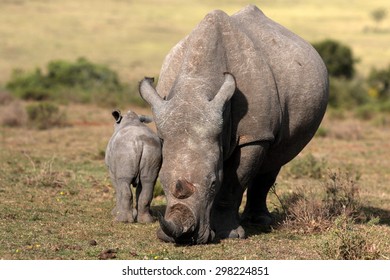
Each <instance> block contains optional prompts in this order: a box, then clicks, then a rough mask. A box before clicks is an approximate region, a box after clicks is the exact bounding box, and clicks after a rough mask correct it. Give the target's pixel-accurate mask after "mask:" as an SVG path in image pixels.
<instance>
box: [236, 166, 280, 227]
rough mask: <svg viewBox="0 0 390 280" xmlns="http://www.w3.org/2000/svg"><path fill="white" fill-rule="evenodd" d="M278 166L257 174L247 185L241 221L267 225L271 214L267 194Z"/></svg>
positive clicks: (269, 222)
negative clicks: (275, 168) (270, 170)
mask: <svg viewBox="0 0 390 280" xmlns="http://www.w3.org/2000/svg"><path fill="white" fill-rule="evenodd" d="M279 171H280V168H279V169H277V170H275V171H272V172H268V173H265V174H259V175H258V176H256V177H255V178H254V180H253V181H252V183H251V184H249V186H248V191H247V201H246V205H245V210H244V213H243V215H242V222H243V223H245V224H250V225H263V226H269V225H271V223H272V216H271V214H270V213H269V211H268V208H267V195H268V192H269V190H270V188H271V187H272V186H273V184H274V183H275V180H276V177H277V176H278V174H279Z"/></svg>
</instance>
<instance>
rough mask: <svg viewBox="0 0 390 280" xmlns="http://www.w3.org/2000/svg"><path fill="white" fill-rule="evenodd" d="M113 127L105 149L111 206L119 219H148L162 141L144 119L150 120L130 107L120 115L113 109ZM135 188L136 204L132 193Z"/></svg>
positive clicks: (149, 218)
mask: <svg viewBox="0 0 390 280" xmlns="http://www.w3.org/2000/svg"><path fill="white" fill-rule="evenodd" d="M112 115H113V116H114V118H115V120H116V123H115V130H114V134H113V135H112V137H111V139H110V141H109V143H108V145H107V149H106V158H105V162H106V165H107V166H108V169H109V173H110V177H111V180H112V183H113V184H114V186H115V191H116V207H115V208H114V209H113V210H112V214H113V215H114V219H115V220H116V221H118V222H129V223H132V222H135V221H138V222H140V223H151V222H153V217H152V216H151V214H150V203H151V201H152V198H153V189H154V185H155V183H156V180H157V176H158V173H159V170H160V167H161V142H160V139H159V138H158V137H157V135H156V134H155V133H154V132H153V131H152V130H151V129H150V128H148V127H147V126H146V125H145V124H144V123H148V122H150V121H151V119H150V118H148V117H146V116H138V115H137V114H136V113H134V112H132V111H129V112H127V114H126V115H125V116H123V117H122V115H121V114H120V112H119V111H113V112H112ZM131 185H133V187H135V188H136V207H135V208H134V209H133V194H132V192H131V189H130V186H131Z"/></svg>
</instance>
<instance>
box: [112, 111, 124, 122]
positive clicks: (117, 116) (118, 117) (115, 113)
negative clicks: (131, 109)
mask: <svg viewBox="0 0 390 280" xmlns="http://www.w3.org/2000/svg"><path fill="white" fill-rule="evenodd" d="M112 116H113V117H114V119H115V121H116V123H120V122H121V120H122V115H121V111H119V110H118V109H116V110H113V111H112Z"/></svg>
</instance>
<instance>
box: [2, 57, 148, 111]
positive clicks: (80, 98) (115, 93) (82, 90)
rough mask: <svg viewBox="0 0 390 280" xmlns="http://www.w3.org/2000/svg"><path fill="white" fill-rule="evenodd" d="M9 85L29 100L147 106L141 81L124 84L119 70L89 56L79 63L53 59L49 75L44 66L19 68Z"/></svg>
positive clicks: (19, 95)
mask: <svg viewBox="0 0 390 280" xmlns="http://www.w3.org/2000/svg"><path fill="white" fill-rule="evenodd" d="M6 87H7V89H8V90H10V91H12V93H13V94H14V95H15V96H17V97H19V98H22V99H26V100H37V101H42V100H59V101H61V102H69V101H71V102H78V103H90V102H94V103H97V104H99V105H105V106H110V107H115V106H117V105H118V104H121V103H124V102H126V103H130V102H134V103H137V104H142V105H145V103H144V102H142V101H141V100H142V99H141V98H140V97H139V95H138V93H137V91H138V84H137V85H135V84H134V85H125V84H122V83H121V82H120V80H119V77H118V75H117V73H116V72H114V71H113V70H111V69H109V68H108V67H107V66H105V65H101V64H95V63H92V62H90V61H88V60H86V59H85V58H79V59H78V60H77V61H76V62H68V61H65V60H56V61H52V62H49V63H48V65H47V71H46V74H45V73H43V71H42V70H41V69H36V70H35V71H32V72H23V71H21V70H15V71H14V72H13V74H12V76H11V79H10V81H8V83H7V85H6ZM129 92H130V94H129Z"/></svg>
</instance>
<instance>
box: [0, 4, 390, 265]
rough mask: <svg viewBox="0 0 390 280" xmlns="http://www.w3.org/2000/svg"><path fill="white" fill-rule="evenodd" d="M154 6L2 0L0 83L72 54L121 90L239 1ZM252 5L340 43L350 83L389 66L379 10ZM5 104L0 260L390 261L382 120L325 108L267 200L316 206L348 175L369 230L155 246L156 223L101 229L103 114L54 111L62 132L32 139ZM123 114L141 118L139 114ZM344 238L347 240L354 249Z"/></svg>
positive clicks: (104, 205)
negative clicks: (330, 183) (113, 75)
mask: <svg viewBox="0 0 390 280" xmlns="http://www.w3.org/2000/svg"><path fill="white" fill-rule="evenodd" d="M161 2H162V1H157V0H145V1H142V2H140V1H125V0H111V1H103V0H97V1H92V0H85V1H76V0H69V1H48V0H32V1H27V0H18V1H1V2H0V38H2V40H1V42H0V53H1V54H2V57H1V63H0V73H1V75H0V84H4V83H5V82H6V81H7V80H8V78H9V77H10V75H11V72H12V70H13V69H15V68H22V69H26V70H33V69H34V68H35V67H41V68H44V66H45V65H46V64H47V63H48V62H49V61H52V60H55V59H65V60H71V61H74V60H75V59H77V58H78V57H86V58H88V59H89V60H91V61H93V62H96V63H103V64H107V65H108V66H109V67H110V68H113V69H114V70H116V71H118V73H119V74H120V76H121V78H122V80H123V81H125V82H127V81H137V80H139V79H140V78H141V77H143V76H145V75H148V76H151V75H153V76H156V75H158V72H159V69H160V66H161V63H162V60H163V58H164V57H165V55H166V54H167V52H168V50H169V49H170V48H171V47H172V46H173V45H174V44H175V43H177V42H178V41H179V40H180V39H181V38H182V37H184V36H185V35H186V34H188V33H189V32H190V31H191V30H192V28H193V27H194V26H195V25H196V24H197V23H198V22H199V21H200V20H201V19H202V18H203V17H204V15H205V14H206V13H207V12H208V11H210V10H212V9H215V8H221V9H223V10H225V11H226V12H228V13H229V14H231V13H233V12H235V11H237V10H239V9H240V8H241V7H242V6H244V5H245V4H246V1H243V0H236V1H230V0H229V1H228V0H225V1H216V0H213V1H205V0H199V1H194V0H192V1H190V3H189V2H188V1H187V2H185V3H184V2H183V1H178V0H164V2H163V4H161ZM256 4H257V5H258V6H259V7H261V8H262V9H263V11H264V12H265V13H266V14H267V15H268V16H270V17H271V18H273V19H275V20H276V21H278V22H280V23H281V24H283V25H285V26H286V27H288V28H289V29H291V30H292V31H294V32H296V33H297V34H299V35H301V36H302V37H304V38H305V39H306V40H308V41H319V40H322V39H325V38H333V39H337V40H341V41H342V42H344V43H346V44H348V45H350V46H351V47H352V48H353V50H354V52H355V54H356V55H357V56H358V57H359V58H360V63H359V65H358V72H359V73H360V74H363V75H364V74H366V73H367V72H368V71H369V70H370V68H371V67H374V66H375V67H377V68H381V67H383V66H385V65H387V64H388V63H389V62H390V52H389V51H388V35H389V33H388V31H387V30H388V29H389V25H390V24H389V21H388V19H387V18H386V19H385V21H384V22H382V24H381V28H382V29H383V30H382V31H383V32H373V31H370V30H373V29H372V27H371V26H374V25H375V23H374V22H373V21H372V20H371V18H370V11H372V10H374V9H376V8H378V7H384V8H388V7H389V4H388V1H387V0H375V1H365V2H364V1H353V2H351V1H345V0H343V1H336V0H331V1H327V2H326V3H324V2H323V1H319V0H315V1H310V3H308V2H307V1H291V0H275V1H256ZM367 27H368V28H367ZM2 96H3V97H2ZM7 98H8V97H7V95H6V94H3V92H2V91H1V87H0V99H1V100H2V101H1V102H0V112H1V114H0V118H1V121H2V122H1V123H2V124H3V125H2V126H0V259H99V258H111V257H114V256H115V257H116V258H117V259H337V258H347V257H348V256H350V257H349V258H353V257H356V256H357V257H356V258H375V259H390V191H389V183H388V182H389V179H390V178H389V172H388V170H389V166H390V163H389V158H390V152H389V151H390V144H389V141H388V139H389V138H390V129H389V123H390V119H389V116H388V115H386V114H379V115H376V117H375V116H374V117H370V118H365V120H361V119H360V120H359V119H355V118H353V117H351V114H349V113H348V112H341V113H340V112H336V111H329V112H328V114H327V116H326V118H325V120H324V122H323V124H322V126H321V130H322V132H323V133H321V137H316V138H315V139H314V140H313V141H312V142H311V143H310V144H309V145H308V147H307V148H306V149H305V150H304V151H303V152H302V153H301V154H300V155H299V157H297V159H296V160H294V161H293V162H291V163H290V164H289V165H288V166H286V168H284V169H283V170H282V172H281V174H280V176H279V177H278V181H277V183H278V195H280V196H289V195H291V194H293V193H294V192H297V191H298V190H302V191H303V192H305V191H306V193H307V194H313V198H310V196H309V198H310V199H313V200H315V199H316V198H317V197H318V196H319V195H320V194H321V186H323V184H324V180H325V178H326V169H327V168H332V169H340V170H342V171H344V172H350V171H353V172H354V173H356V174H359V196H360V199H361V211H363V213H364V215H365V216H366V217H368V218H373V219H374V220H376V221H377V222H376V223H374V224H372V223H366V222H361V223H360V224H359V223H356V221H353V223H352V225H351V221H350V220H342V219H341V220H340V219H339V220H337V221H336V220H332V221H331V223H330V224H327V226H326V227H323V226H322V225H323V224H320V227H319V228H320V230H317V231H310V230H308V231H305V230H303V231H302V230H295V229H292V228H289V227H288V226H281V227H277V228H275V229H273V230H271V232H268V233H263V232H261V231H260V230H258V229H256V228H247V233H248V238H247V239H245V240H224V241H221V242H220V243H217V244H209V245H203V246H192V247H186V246H175V245H172V244H167V243H162V242H160V241H158V240H157V238H156V236H155V232H156V229H157V227H158V225H157V223H154V224H151V225H141V224H118V223H114V222H112V217H111V215H110V211H111V209H112V208H113V206H114V189H113V187H112V185H111V182H110V181H109V178H108V173H107V170H106V168H105V166H104V162H103V157H102V155H103V152H102V151H104V149H105V146H106V144H107V141H108V139H109V137H110V136H111V133H112V131H113V122H112V117H111V112H110V110H106V109H102V108H99V107H97V106H94V105H79V104H78V105H76V104H71V105H69V106H60V107H61V108H60V109H61V112H62V111H63V112H64V113H66V116H67V123H68V124H69V125H68V126H66V127H62V128H60V127H55V128H51V129H48V130H36V129H32V128H27V127H26V124H25V123H26V120H22V118H26V116H19V113H20V112H23V110H21V108H25V107H26V106H28V105H29V104H26V103H25V102H19V101H17V102H18V104H16V103H12V102H14V101H13V100H11V101H9V100H6V99H7ZM10 102H11V103H10ZM5 108H6V110H5ZM120 109H122V110H125V109H126V108H120ZM132 109H134V110H135V111H136V112H137V113H140V114H148V113H149V114H150V112H148V110H147V109H145V108H136V107H134V108H132ZM5 112H9V114H8V113H5ZM20 114H21V113H20ZM9 115H12V116H13V118H12V120H6V121H3V120H5V118H6V117H7V116H9ZM15 122H17V123H18V124H17V125H15V124H14V123H15ZM6 125H8V126H6ZM325 163H326V164H325ZM324 169H325V170H324ZM313 174H314V175H313ZM318 174H319V175H318ZM306 202H308V203H311V201H307V200H306ZM268 203H269V208H270V210H271V211H272V212H273V213H275V214H278V213H281V211H283V209H282V206H281V205H280V203H279V201H278V199H277V197H276V196H275V195H270V196H269V202H268ZM163 205H164V199H163V198H161V196H160V197H158V199H155V200H154V201H153V207H152V208H153V211H154V212H156V211H161V210H163V208H164V206H163ZM320 222H321V221H320ZM304 223H306V225H307V224H308V223H310V219H309V220H308V221H304ZM321 223H322V222H321ZM304 226H305V224H304V225H303V226H302V227H304ZM358 232H361V234H360V235H359V234H358ZM350 237H352V239H351V238H350ZM354 240H357V241H359V240H360V241H359V242H358V245H357V249H356V246H355V245H354V244H355V243H354ZM345 245H348V246H349V245H353V246H352V247H351V246H350V247H348V246H347V248H349V249H348V251H347V252H349V255H348V254H346V253H345V252H346V251H345V250H342V249H343V248H345ZM359 246H360V247H359ZM350 248H354V249H350ZM359 249H360V251H359ZM356 252H357V253H359V252H360V253H359V254H355V253H356ZM361 253H363V254H361Z"/></svg>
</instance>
